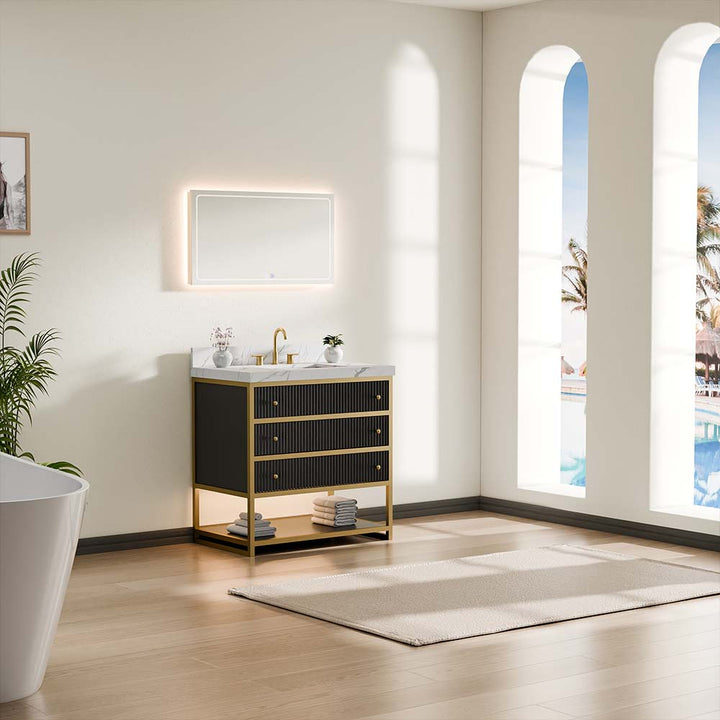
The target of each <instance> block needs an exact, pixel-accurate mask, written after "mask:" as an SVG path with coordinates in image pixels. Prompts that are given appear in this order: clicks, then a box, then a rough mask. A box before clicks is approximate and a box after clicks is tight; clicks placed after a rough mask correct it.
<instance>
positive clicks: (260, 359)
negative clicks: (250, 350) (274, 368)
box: [253, 355, 265, 365]
mask: <svg viewBox="0 0 720 720" xmlns="http://www.w3.org/2000/svg"><path fill="white" fill-rule="evenodd" d="M253 357H254V358H255V364H256V365H262V364H263V360H264V359H265V356H264V355H253Z"/></svg>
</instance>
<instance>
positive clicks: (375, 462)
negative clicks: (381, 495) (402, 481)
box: [255, 451, 390, 493]
mask: <svg viewBox="0 0 720 720" xmlns="http://www.w3.org/2000/svg"><path fill="white" fill-rule="evenodd" d="M389 466H390V456H389V453H388V452H386V451H377V452H368V453H353V454H350V455H324V456H320V457H309V458H292V459H288V460H266V461H264V462H262V461H261V462H256V463H255V492H256V493H266V492H279V491H283V490H303V489H308V488H314V487H326V486H329V485H349V484H356V483H365V482H367V483H372V482H385V481H387V480H388V478H389Z"/></svg>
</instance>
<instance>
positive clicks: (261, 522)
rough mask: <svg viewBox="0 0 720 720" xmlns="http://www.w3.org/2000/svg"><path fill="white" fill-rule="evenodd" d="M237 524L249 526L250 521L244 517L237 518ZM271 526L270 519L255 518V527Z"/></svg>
mask: <svg viewBox="0 0 720 720" xmlns="http://www.w3.org/2000/svg"><path fill="white" fill-rule="evenodd" d="M235 525H239V526H240V527H247V526H248V521H247V520H246V519H244V518H238V519H237V520H235ZM266 527H270V521H269V520H258V519H256V520H255V529H256V530H257V528H266Z"/></svg>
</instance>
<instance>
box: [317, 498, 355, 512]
mask: <svg viewBox="0 0 720 720" xmlns="http://www.w3.org/2000/svg"><path fill="white" fill-rule="evenodd" d="M313 503H315V505H320V507H326V508H328V509H333V508H335V506H337V505H340V506H350V505H357V500H355V499H353V498H346V497H343V496H342V495H318V497H316V498H313Z"/></svg>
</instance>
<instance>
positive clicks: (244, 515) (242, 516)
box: [240, 512, 262, 520]
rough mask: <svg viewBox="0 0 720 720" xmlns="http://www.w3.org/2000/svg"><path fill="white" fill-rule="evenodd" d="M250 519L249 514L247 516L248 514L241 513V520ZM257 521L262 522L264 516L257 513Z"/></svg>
mask: <svg viewBox="0 0 720 720" xmlns="http://www.w3.org/2000/svg"><path fill="white" fill-rule="evenodd" d="M248 517H249V516H248V514H247V513H246V512H241V513H240V519H241V520H247V519H248ZM255 519H256V520H262V515H261V514H260V513H255Z"/></svg>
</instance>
